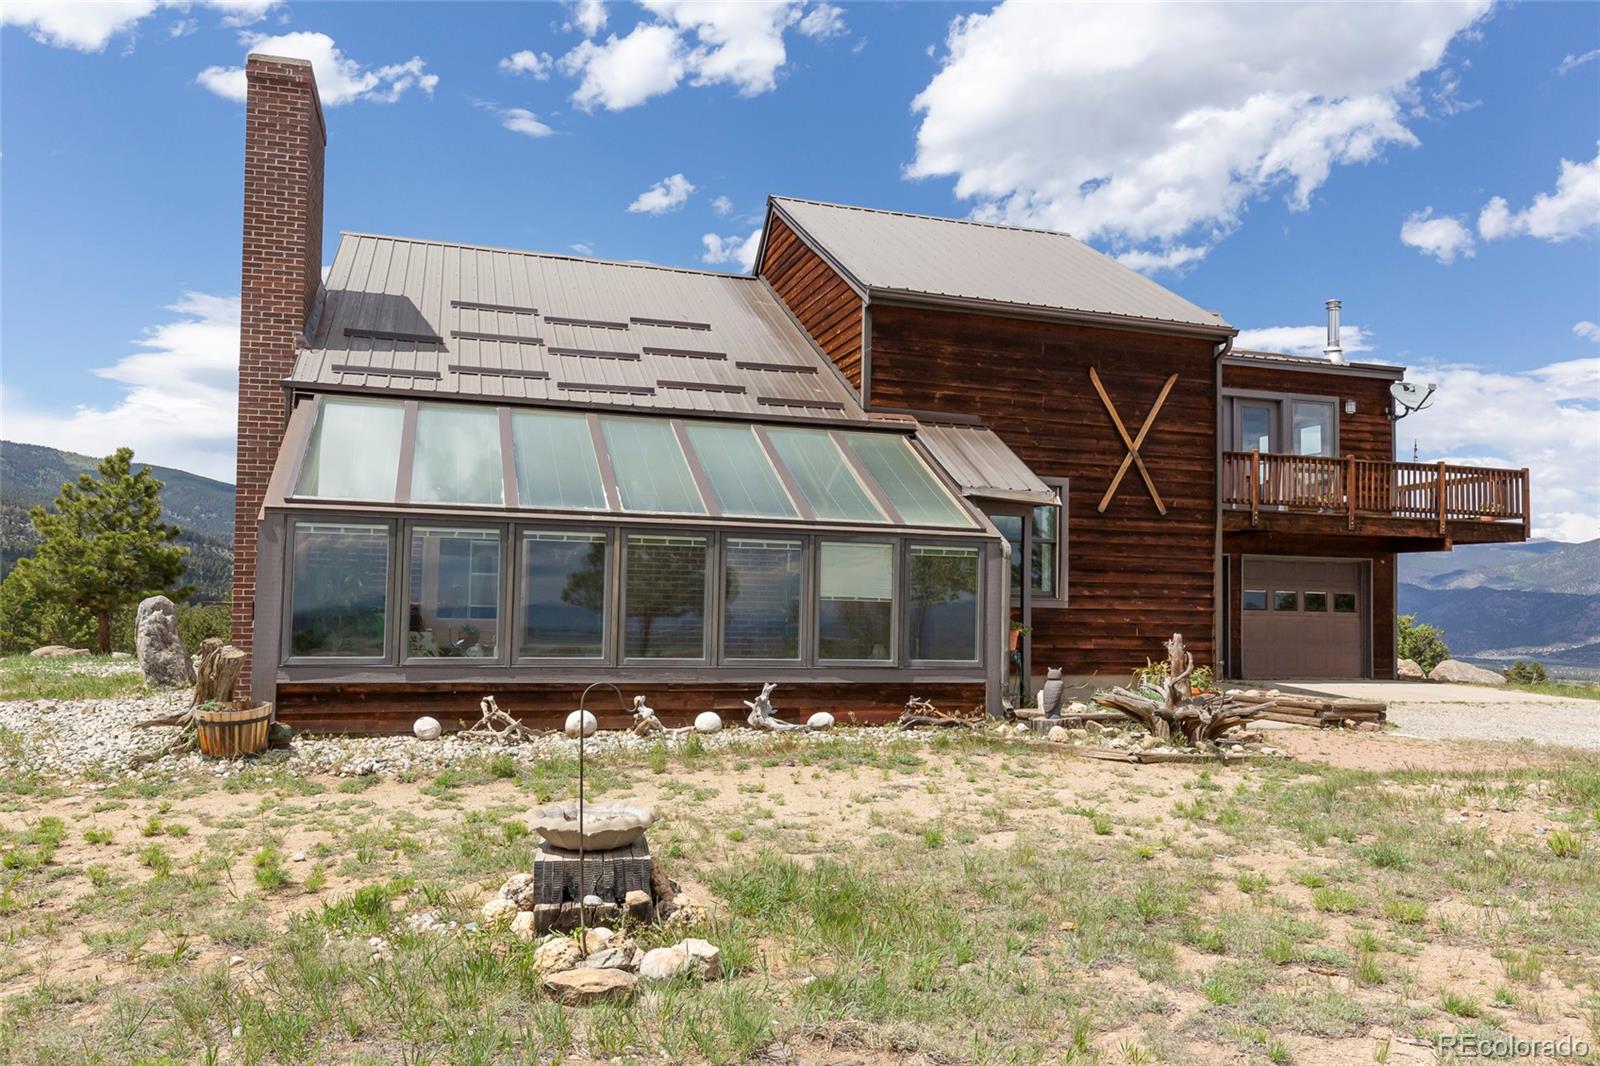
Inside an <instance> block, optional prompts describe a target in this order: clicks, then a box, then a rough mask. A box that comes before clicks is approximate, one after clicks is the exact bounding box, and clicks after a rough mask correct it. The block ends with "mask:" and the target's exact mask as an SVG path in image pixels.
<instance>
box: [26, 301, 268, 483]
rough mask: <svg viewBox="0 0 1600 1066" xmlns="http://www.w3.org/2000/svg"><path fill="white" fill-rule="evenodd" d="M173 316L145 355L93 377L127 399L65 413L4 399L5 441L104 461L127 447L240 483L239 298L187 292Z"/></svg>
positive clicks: (156, 331) (151, 333) (154, 333)
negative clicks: (236, 446) (117, 387)
mask: <svg viewBox="0 0 1600 1066" xmlns="http://www.w3.org/2000/svg"><path fill="white" fill-rule="evenodd" d="M168 310H169V311H172V312H175V313H176V316H177V317H175V318H173V319H171V320H169V321H166V322H163V323H161V324H159V325H156V326H153V327H151V328H150V329H149V330H147V331H146V335H145V337H144V338H143V339H141V340H138V341H135V342H134V343H135V344H136V345H137V346H138V347H139V348H141V349H142V351H139V352H136V353H134V354H132V355H128V356H124V357H123V358H122V359H120V360H118V361H117V362H116V364H115V365H113V366H110V367H106V368H104V369H100V370H96V371H94V373H95V374H96V375H97V376H98V377H101V378H105V379H106V380H108V381H114V382H116V383H117V384H119V385H121V386H122V387H123V389H124V392H123V395H122V396H121V397H120V398H119V399H118V400H116V401H115V402H114V403H112V404H111V405H110V406H107V407H93V406H89V405H80V406H78V407H75V408H74V409H73V410H72V411H70V412H66V413H57V412H53V411H46V410H39V409H34V408H32V407H29V406H24V402H25V401H24V398H23V397H21V396H18V395H17V394H16V393H15V392H14V391H11V390H8V391H7V392H6V393H5V397H4V399H5V406H6V410H5V426H6V436H7V438H8V439H11V440H18V441H24V442H27V443H30V444H44V445H48V446H50V447H52V448H63V449H66V450H67V451H73V452H81V453H83V454H86V455H106V454H108V453H110V452H112V451H115V450H116V449H117V448H120V447H123V446H127V447H130V448H132V449H133V450H134V455H135V456H136V457H137V458H138V459H139V460H140V461H141V462H146V463H156V464H159V465H163V466H175V467H179V468H181V469H183V470H192V471H194V472H195V473H197V474H204V475H206V476H208V477H214V478H220V479H222V480H225V481H232V480H233V468H234V433H235V422H236V419H237V409H238V400H237V395H238V393H237V390H238V377H239V298H238V297H237V296H212V295H208V294H206V293H198V292H190V293H185V294H184V295H183V298H182V299H181V300H179V301H178V302H177V303H176V304H174V305H172V306H171V307H170V308H168Z"/></svg>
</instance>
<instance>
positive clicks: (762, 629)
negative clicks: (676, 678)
mask: <svg viewBox="0 0 1600 1066" xmlns="http://www.w3.org/2000/svg"><path fill="white" fill-rule="evenodd" d="M722 555H723V579H722V582H723V592H722V601H723V611H722V656H723V658H724V659H774V660H795V659H799V658H800V581H801V576H802V574H803V572H804V560H805V554H804V550H803V548H802V546H801V543H800V542H799V541H797V540H757V539H752V538H743V537H730V538H728V540H727V541H725V542H724V543H723V548H722Z"/></svg>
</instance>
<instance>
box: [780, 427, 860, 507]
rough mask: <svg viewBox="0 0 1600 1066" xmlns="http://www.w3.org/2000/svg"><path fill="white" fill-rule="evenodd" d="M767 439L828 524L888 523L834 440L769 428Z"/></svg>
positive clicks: (810, 432) (806, 431)
mask: <svg viewBox="0 0 1600 1066" xmlns="http://www.w3.org/2000/svg"><path fill="white" fill-rule="evenodd" d="M767 437H768V438H769V439H770V440H771V441H772V447H773V449H774V450H775V451H776V452H777V453H778V458H779V459H780V460H782V462H783V465H784V466H787V467H788V468H789V472H790V473H791V474H793V475H794V479H795V482H796V484H798V485H799V486H800V492H801V494H802V495H804V496H805V498H806V502H807V503H809V504H810V505H811V510H812V512H813V513H815V514H816V516H817V518H819V519H821V520H822V521H824V522H886V521H888V519H887V518H885V517H884V514H883V511H882V509H881V508H879V507H878V505H877V504H876V503H874V502H872V497H871V496H869V495H867V490H866V488H865V487H863V486H862V484H861V479H860V478H858V477H856V475H855V471H854V470H851V469H850V464H849V463H848V462H847V461H846V460H845V457H844V455H843V453H841V452H840V451H839V448H838V446H837V445H836V444H834V443H833V438H831V437H830V436H828V434H826V433H823V432H820V431H818V430H810V429H769V430H767Z"/></svg>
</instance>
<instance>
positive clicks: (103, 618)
mask: <svg viewBox="0 0 1600 1066" xmlns="http://www.w3.org/2000/svg"><path fill="white" fill-rule="evenodd" d="M132 464H133V449H132V448H118V449H117V451H116V453H115V454H113V455H108V456H106V458H105V459H103V460H101V462H100V467H99V477H98V478H97V477H94V476H92V475H89V474H83V475H80V476H79V478H78V483H77V484H76V485H74V484H71V483H68V484H65V485H62V486H61V495H60V496H58V497H57V498H56V502H55V506H54V508H53V509H52V510H46V509H45V508H43V507H35V508H34V509H33V511H32V512H31V516H32V518H33V527H34V528H35V529H37V530H38V531H39V535H40V536H41V537H42V538H43V540H42V543H40V545H39V550H38V551H37V552H36V553H35V554H34V562H33V567H34V569H35V571H36V576H37V577H38V579H39V587H40V588H41V589H44V590H46V592H47V595H49V596H50V597H51V598H52V599H53V600H55V601H56V602H58V603H61V604H64V605H70V606H73V607H77V608H78V609H80V610H83V611H87V612H88V613H89V615H90V616H91V617H93V618H94V620H95V623H96V625H97V627H98V630H99V635H98V638H97V639H98V651H99V652H100V653H101V654H102V655H103V654H105V653H107V652H109V651H110V650H111V614H112V612H113V611H115V610H116V609H117V608H118V607H122V606H124V605H126V604H129V603H132V602H135V601H137V600H140V599H143V598H144V597H145V596H153V595H156V594H157V593H162V592H165V593H166V594H167V595H169V596H171V597H173V598H174V599H181V598H183V597H185V596H187V595H188V594H189V593H190V592H191V591H193V590H192V589H189V588H175V587H174V586H176V585H177V582H178V579H179V578H181V577H182V576H183V571H184V564H183V557H184V556H185V555H187V554H188V553H189V549H187V548H180V547H178V546H176V545H174V544H173V543H172V541H173V540H175V539H176V538H177V536H178V528H177V527H176V526H169V525H165V524H163V523H162V521H161V488H162V483H161V482H160V481H158V480H157V479H156V478H155V477H154V476H152V475H151V473H150V468H149V467H141V468H140V470H139V472H138V473H137V474H135V473H133V472H132Z"/></svg>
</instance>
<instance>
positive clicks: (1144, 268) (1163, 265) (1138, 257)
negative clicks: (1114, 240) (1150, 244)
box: [1117, 244, 1211, 274]
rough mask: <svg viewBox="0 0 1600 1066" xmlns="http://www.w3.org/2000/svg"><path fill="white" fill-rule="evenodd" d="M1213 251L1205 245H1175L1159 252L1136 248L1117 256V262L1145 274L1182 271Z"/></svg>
mask: <svg viewBox="0 0 1600 1066" xmlns="http://www.w3.org/2000/svg"><path fill="white" fill-rule="evenodd" d="M1210 250H1211V249H1210V248H1208V247H1206V246H1205V245H1194V244H1174V245H1171V246H1170V247H1167V248H1162V249H1160V250H1157V251H1149V250H1146V249H1143V248H1135V249H1133V250H1131V251H1126V252H1123V253H1122V254H1121V255H1118V256H1117V262H1119V263H1121V264H1122V265H1123V266H1125V267H1132V268H1133V269H1134V270H1137V271H1139V272H1140V273H1143V274H1154V273H1157V272H1158V271H1162V270H1182V269H1183V268H1184V267H1187V266H1192V265H1194V264H1195V263H1198V262H1199V261H1200V260H1202V259H1204V258H1205V257H1206V253H1207V252H1209V251H1210Z"/></svg>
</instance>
